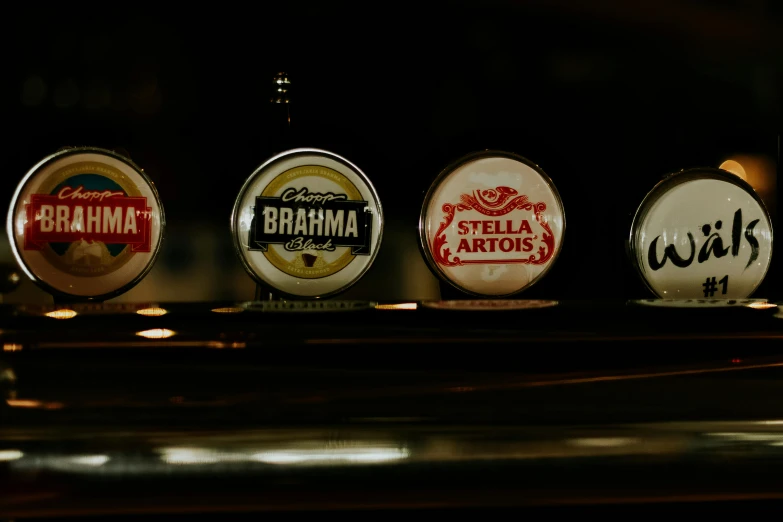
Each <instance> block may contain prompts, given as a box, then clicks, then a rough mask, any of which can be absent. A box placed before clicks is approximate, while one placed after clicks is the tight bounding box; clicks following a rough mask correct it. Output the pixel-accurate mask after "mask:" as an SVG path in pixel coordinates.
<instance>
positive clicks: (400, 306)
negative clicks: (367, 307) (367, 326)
mask: <svg viewBox="0 0 783 522" xmlns="http://www.w3.org/2000/svg"><path fill="white" fill-rule="evenodd" d="M416 308H418V305H417V304H416V303H397V304H377V305H375V309H376V310H416Z"/></svg>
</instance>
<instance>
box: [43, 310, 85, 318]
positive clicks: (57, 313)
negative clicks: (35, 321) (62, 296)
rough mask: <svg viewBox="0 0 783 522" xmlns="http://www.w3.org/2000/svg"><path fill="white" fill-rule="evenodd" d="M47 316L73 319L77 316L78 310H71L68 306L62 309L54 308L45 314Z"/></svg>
mask: <svg viewBox="0 0 783 522" xmlns="http://www.w3.org/2000/svg"><path fill="white" fill-rule="evenodd" d="M44 315H45V316H46V317H51V318H52V319H73V318H74V317H76V315H77V314H76V312H75V311H74V310H70V309H68V308H62V309H60V310H53V311H51V312H47V313H45V314H44Z"/></svg>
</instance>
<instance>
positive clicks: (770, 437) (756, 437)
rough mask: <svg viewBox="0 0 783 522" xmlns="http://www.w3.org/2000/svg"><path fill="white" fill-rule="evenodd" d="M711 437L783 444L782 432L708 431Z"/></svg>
mask: <svg viewBox="0 0 783 522" xmlns="http://www.w3.org/2000/svg"><path fill="white" fill-rule="evenodd" d="M707 435H709V436H711V437H721V438H724V439H729V440H736V441H745V442H769V443H770V444H771V443H772V442H776V444H772V445H773V446H783V433H708V434H707Z"/></svg>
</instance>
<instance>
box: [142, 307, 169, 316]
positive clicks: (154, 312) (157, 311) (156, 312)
mask: <svg viewBox="0 0 783 522" xmlns="http://www.w3.org/2000/svg"><path fill="white" fill-rule="evenodd" d="M136 313H137V314H139V315H144V316H147V317H160V316H161V315H166V314H167V313H169V311H168V310H166V309H165V308H158V307H152V308H142V309H141V310H136Z"/></svg>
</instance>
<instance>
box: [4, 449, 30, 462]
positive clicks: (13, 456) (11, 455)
mask: <svg viewBox="0 0 783 522" xmlns="http://www.w3.org/2000/svg"><path fill="white" fill-rule="evenodd" d="M22 457H24V453H22V452H21V451H19V450H15V449H12V450H0V462H9V461H11V460H18V459H21V458H22Z"/></svg>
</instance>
